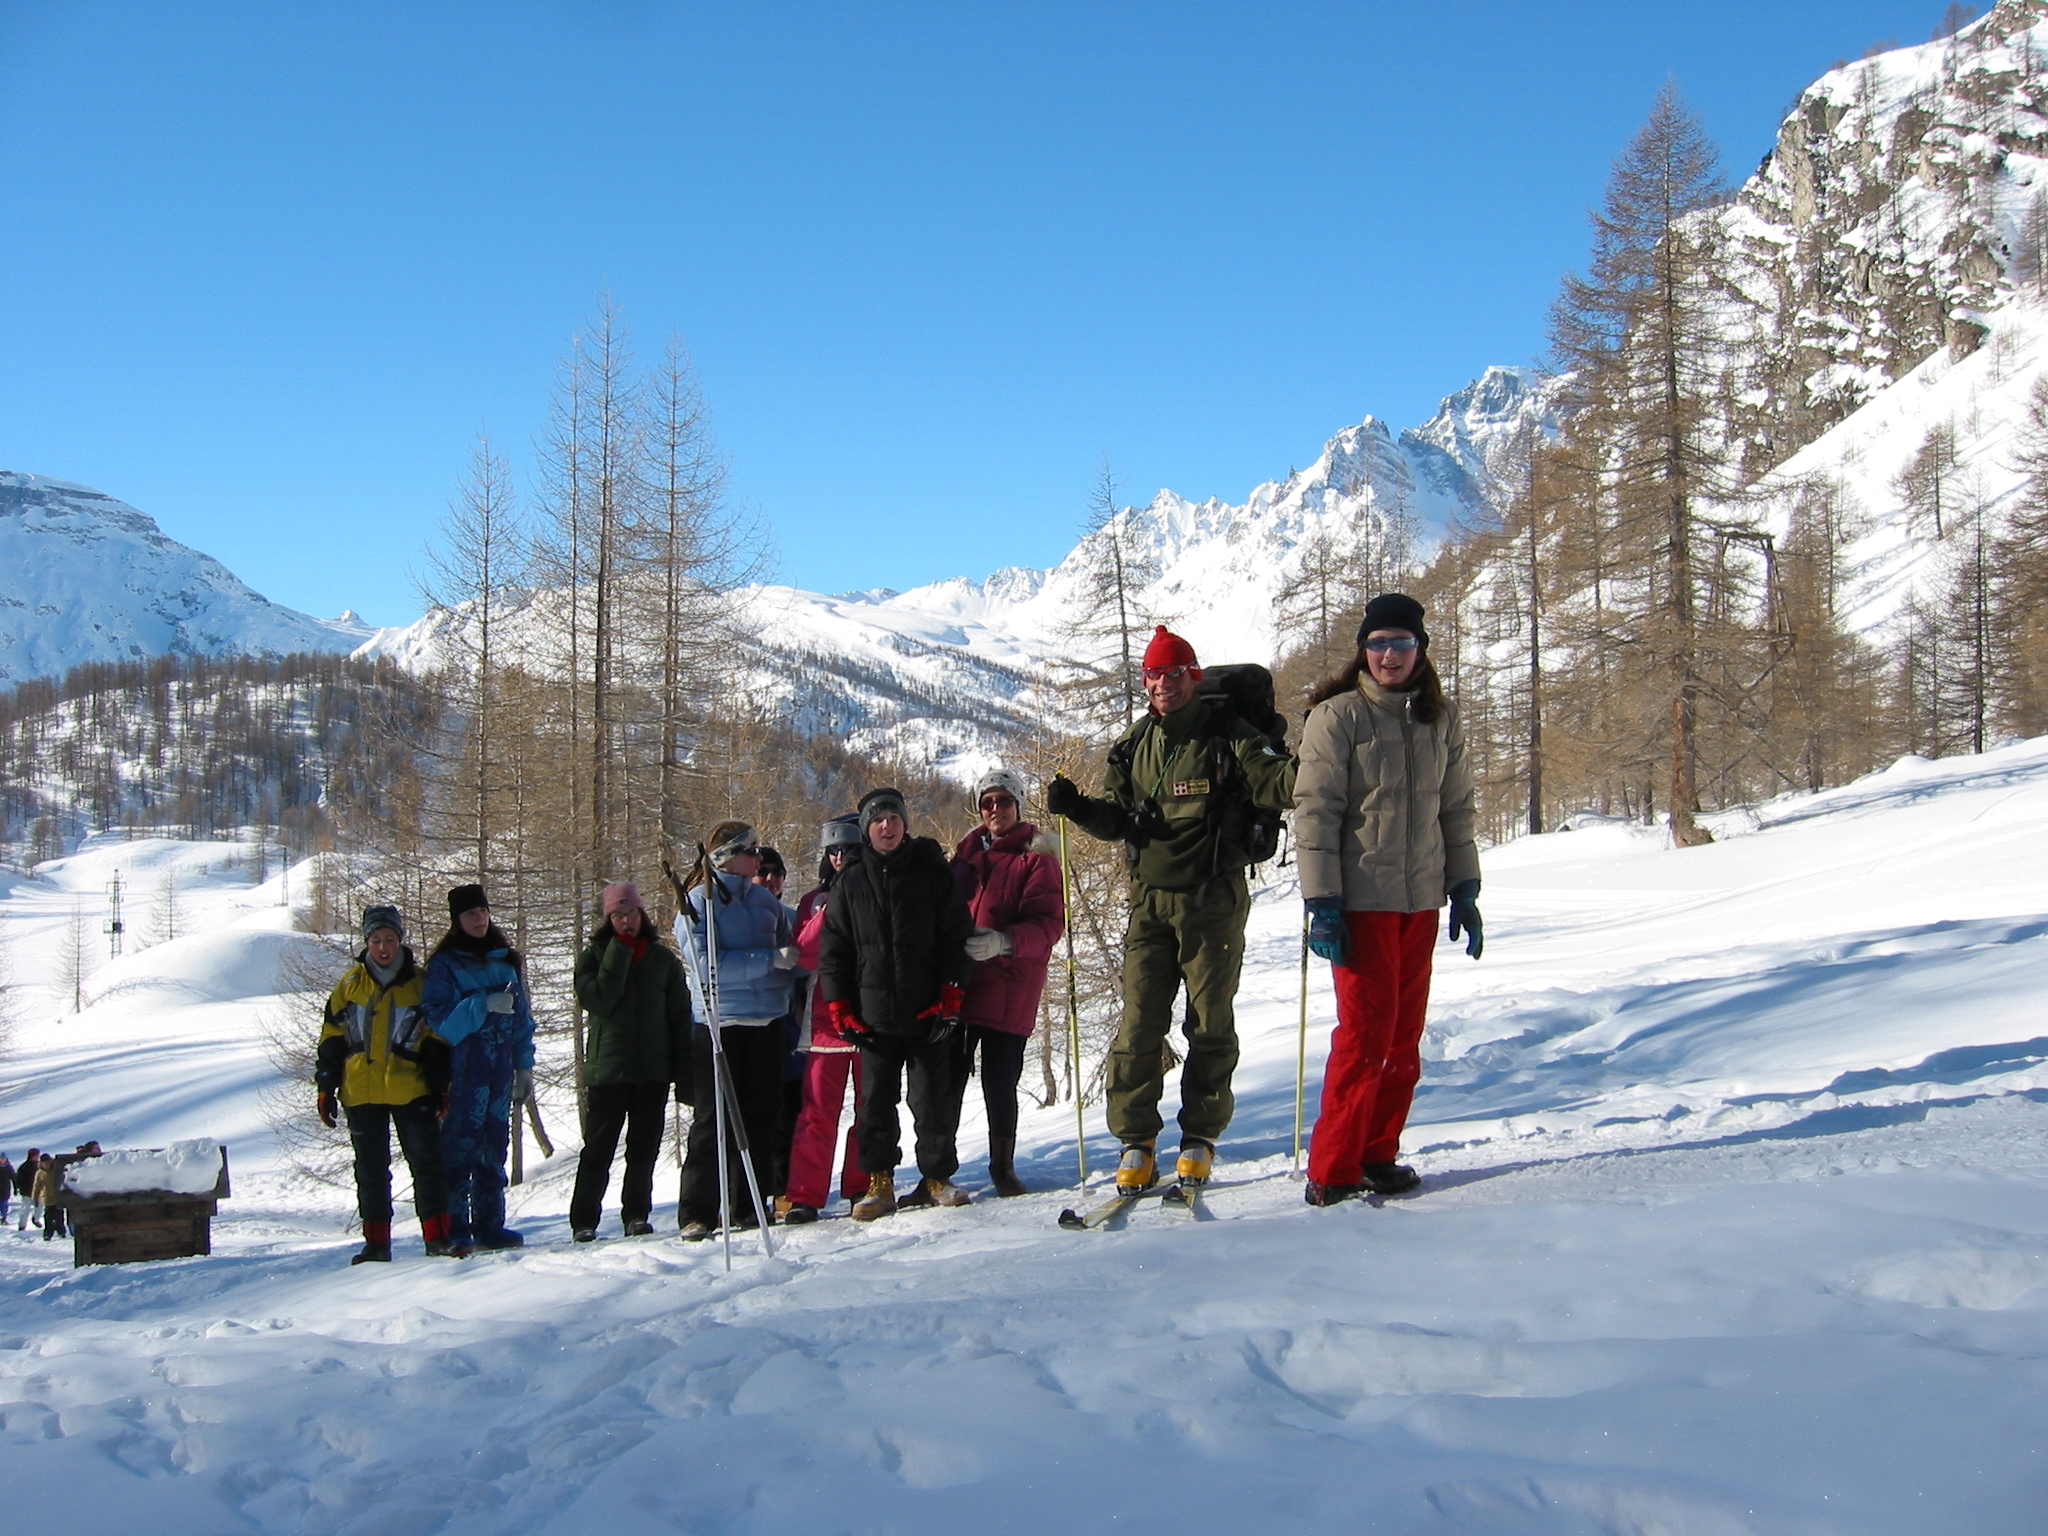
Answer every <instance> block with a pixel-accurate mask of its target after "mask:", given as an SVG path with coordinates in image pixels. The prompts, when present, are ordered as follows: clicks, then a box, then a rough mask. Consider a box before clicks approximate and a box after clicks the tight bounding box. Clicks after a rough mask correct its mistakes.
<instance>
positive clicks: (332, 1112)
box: [319, 1088, 341, 1131]
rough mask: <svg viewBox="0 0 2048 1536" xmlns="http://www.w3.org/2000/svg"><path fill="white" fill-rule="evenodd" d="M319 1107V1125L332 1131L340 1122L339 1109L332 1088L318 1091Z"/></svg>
mask: <svg viewBox="0 0 2048 1536" xmlns="http://www.w3.org/2000/svg"><path fill="white" fill-rule="evenodd" d="M319 1107H320V1123H321V1124H322V1125H324V1126H326V1127H327V1129H329V1130H330V1131H331V1130H333V1129H334V1127H335V1126H336V1125H337V1124H338V1123H339V1122H340V1120H341V1107H340V1106H339V1105H338V1104H337V1103H336V1102H335V1099H334V1090H333V1089H332V1088H322V1089H321V1090H320V1106H319Z"/></svg>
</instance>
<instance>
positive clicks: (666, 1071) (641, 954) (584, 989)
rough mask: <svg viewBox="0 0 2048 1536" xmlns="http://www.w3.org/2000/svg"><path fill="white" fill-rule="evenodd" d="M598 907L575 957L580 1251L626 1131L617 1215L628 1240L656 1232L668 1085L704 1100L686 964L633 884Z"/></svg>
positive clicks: (591, 1233)
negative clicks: (697, 1085)
mask: <svg viewBox="0 0 2048 1536" xmlns="http://www.w3.org/2000/svg"><path fill="white" fill-rule="evenodd" d="M598 904H599V910H600V912H601V914H602V915H601V917H600V919H599V924H598V929H597V932H596V933H594V934H592V935H591V939H590V942H589V943H588V944H586V945H585V946H584V947H583V953H582V954H580V955H578V956H577V957H576V1000H577V1001H578V1002H579V1003H581V1004H582V1005H583V1010H584V1012H585V1013H586V1014H587V1015H588V1016H589V1020H590V1025H589V1032H588V1034H587V1035H586V1037H585V1045H584V1050H583V1086H584V1096H585V1100H586V1106H587V1107H586V1108H585V1110H584V1112H583V1155H582V1156H581V1157H580V1158H579V1159H577V1163H576V1191H575V1193H574V1194H572V1195H571V1196H570V1197H569V1232H570V1235H571V1236H572V1237H574V1238H575V1239H576V1241H577V1242H579V1243H588V1242H591V1241H593V1240H595V1238H596V1237H597V1223H598V1218H599V1216H600V1215H601V1214H602V1212H603V1209H604V1191H605V1185H606V1184H608V1183H609V1182H610V1181H611V1176H612V1155H613V1153H614V1152H616V1151H617V1150H618V1145H619V1132H620V1131H621V1130H623V1131H624V1132H625V1133H626V1175H625V1180H624V1182H623V1183H622V1184H621V1185H620V1186H619V1217H620V1220H621V1222H622V1223H623V1224H624V1226H625V1229H626V1236H628V1237H645V1236H647V1235H648V1234H649V1233H651V1232H652V1231H653V1230H654V1225H653V1223H652V1222H651V1221H649V1219H648V1218H649V1217H650V1216H651V1215H652V1214H653V1212H654V1163H655V1159H656V1158H657V1157H659V1156H660V1154H661V1132H662V1123H663V1118H664V1116H666V1114H667V1113H668V1090H669V1085H670V1084H674V1085H675V1090H676V1098H677V1100H678V1101H680V1102H681V1103H684V1104H694V1103H695V1102H696V1094H695V1092H694V1087H693V1082H694V1080H693V1078H692V1077H691V1073H690V984H689V981H688V979H687V978H686V977H685V976H684V974H683V962H682V961H681V960H679V959H677V958H676V952H675V951H674V950H672V949H670V948H669V947H668V946H667V945H666V944H664V943H662V941H661V935H660V934H659V933H658V932H656V931H655V927H654V922H653V920H652V919H651V918H649V917H648V915H647V911H646V908H645V907H644V906H643V905H642V904H641V900H640V888H639V887H638V886H636V885H634V884H633V882H632V881H630V880H620V881H617V882H615V883H614V884H611V885H608V886H606V887H605V888H604V894H603V896H602V897H600V898H599V903H598Z"/></svg>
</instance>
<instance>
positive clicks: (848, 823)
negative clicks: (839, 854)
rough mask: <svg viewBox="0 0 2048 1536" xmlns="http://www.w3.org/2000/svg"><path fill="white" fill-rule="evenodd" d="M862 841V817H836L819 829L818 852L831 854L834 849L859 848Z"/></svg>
mask: <svg viewBox="0 0 2048 1536" xmlns="http://www.w3.org/2000/svg"><path fill="white" fill-rule="evenodd" d="M860 841H861V838H860V817H859V816H858V815H850V816H834V817H833V818H832V819H831V820H830V821H828V822H826V823H825V825H824V826H822V827H820V828H819V829H818V852H820V853H830V852H831V851H832V850H833V849H834V848H858V847H859V846H860Z"/></svg>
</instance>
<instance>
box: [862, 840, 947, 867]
mask: <svg viewBox="0 0 2048 1536" xmlns="http://www.w3.org/2000/svg"><path fill="white" fill-rule="evenodd" d="M866 857H867V858H868V859H870V860H872V861H873V862H874V863H876V864H879V865H881V866H883V867H884V868H886V869H902V868H905V867H906V866H909V865H913V864H928V865H931V866H933V867H934V868H938V869H944V868H946V850H945V849H943V848H941V847H940V846H939V840H938V839H937V838H935V837H906V838H905V839H904V840H903V842H902V844H901V846H899V847H898V848H897V850H896V851H895V852H894V853H877V852H876V851H875V850H874V849H873V848H872V847H871V848H869V849H868V850H867V854H866ZM852 867H853V866H852V865H850V864H849V865H848V866H847V868H848V869H851V868H852Z"/></svg>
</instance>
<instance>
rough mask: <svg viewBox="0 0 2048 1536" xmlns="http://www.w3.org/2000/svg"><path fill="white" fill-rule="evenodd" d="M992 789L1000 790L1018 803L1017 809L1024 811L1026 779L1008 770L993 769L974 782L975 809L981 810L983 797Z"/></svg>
mask: <svg viewBox="0 0 2048 1536" xmlns="http://www.w3.org/2000/svg"><path fill="white" fill-rule="evenodd" d="M992 789H1000V790H1001V791H1002V792H1003V793H1004V794H1006V795H1008V796H1009V797H1010V798H1011V799H1012V800H1014V801H1016V802H1017V809H1018V810H1019V811H1022V810H1023V809H1024V779H1023V776H1022V775H1020V774H1015V773H1012V772H1011V771H1010V770H1009V769H1007V768H991V769H989V771H988V772H987V773H984V774H983V775H982V776H981V777H980V778H978V779H976V780H975V781H974V808H975V809H976V810H980V809H981V797H982V796H983V795H985V794H987V793H988V792H989V791H990V790H992Z"/></svg>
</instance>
